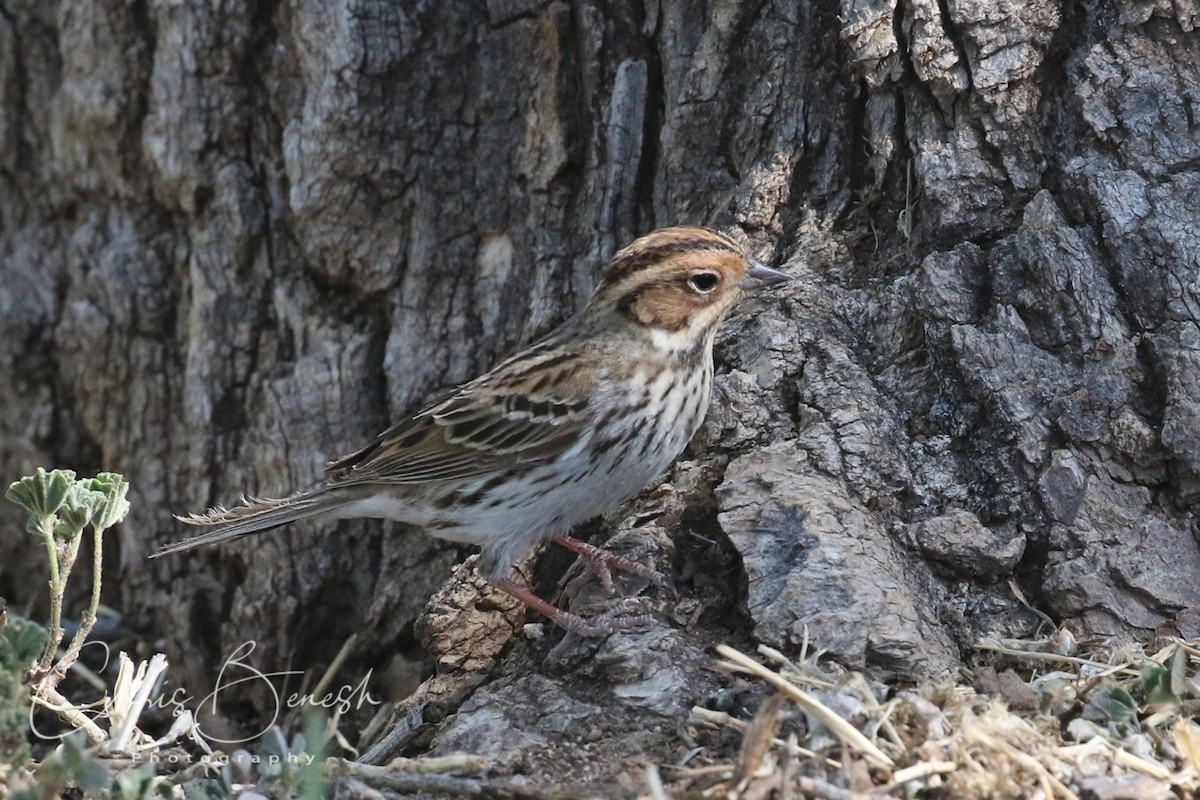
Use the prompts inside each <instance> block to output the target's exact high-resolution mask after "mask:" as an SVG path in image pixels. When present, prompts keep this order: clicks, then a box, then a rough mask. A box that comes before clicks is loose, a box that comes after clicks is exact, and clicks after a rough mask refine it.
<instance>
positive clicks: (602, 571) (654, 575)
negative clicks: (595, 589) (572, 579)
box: [550, 533, 668, 595]
mask: <svg viewBox="0 0 1200 800" xmlns="http://www.w3.org/2000/svg"><path fill="white" fill-rule="evenodd" d="M550 541H552V542H557V543H558V544H560V545H562V546H563V547H565V548H567V549H568V550H570V551H571V552H573V553H577V554H578V555H579V557H580V558H581V559H582V560H583V563H584V565H585V567H586V568H587V569H588V570H589V571H590V572H591V574H593V575H595V576H596V577H597V578H599V580H600V584H601V585H602V586H603V587H604V590H605V591H606V592H608V593H609V594H610V595H611V594H613V593H614V590H613V580H612V570H617V571H618V572H627V573H629V574H630V575H637V576H638V577H639V578H644V579H645V580H647V581H649V582H650V583H652V584H654V585H655V586H659V587H664V588H665V587H666V586H667V585H668V584H667V578H666V576H665V575H663V574H662V573H661V572H659V571H658V570H655V569H651V568H650V567H647V566H646V565H645V564H639V563H638V562H636V561H633V560H631V559H628V558H623V557H621V556H618V555H615V554H613V553H610V552H608V551H607V550H602V549H600V548H599V547H596V546H595V545H591V544H588V543H587V542H584V541H580V540H579V539H576V538H575V537H574V536H570V535H568V534H565V533H560V534H557V535H555V536H551V537H550ZM586 577H587V573H585V574H584V579H586Z"/></svg>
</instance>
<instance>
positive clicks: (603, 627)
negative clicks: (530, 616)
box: [493, 578, 654, 637]
mask: <svg viewBox="0 0 1200 800" xmlns="http://www.w3.org/2000/svg"><path fill="white" fill-rule="evenodd" d="M493 585H495V587H496V588H497V589H500V590H501V591H504V592H507V593H508V594H510V595H512V596H513V597H515V598H517V599H518V600H520V601H521V602H522V603H524V604H525V605H526V606H527V607H529V608H532V609H533V610H534V611H536V612H538V613H539V614H541V615H542V616H543V617H545V618H546V619H548V620H550V621H551V622H553V623H554V624H555V625H557V626H558V627H560V628H562V629H563V630H565V631H567V632H569V633H573V634H575V635H576V636H585V637H596V636H607V635H609V634H611V633H616V632H617V631H624V630H631V629H634V628H648V627H650V626H651V625H652V624H653V623H654V618H653V617H652V616H651V615H650V614H647V613H645V612H642V613H631V612H636V611H640V610H641V608H642V607H643V606H642V605H641V603H640V602H639V601H638V600H637V599H636V598H634V599H628V600H622V601H621V602H619V603H616V604H614V605H613V606H612V607H611V608H609V610H608V611H605V612H604V613H603V614H600V615H599V616H595V617H581V616H579V615H578V614H572V613H571V612H570V611H563V610H562V609H561V608H558V607H557V606H554V605H552V604H550V603H547V602H546V601H545V600H543V599H542V598H540V597H538V596H537V595H536V594H534V593H533V592H532V591H530V590H529V589H528V588H527V587H525V586H522V585H520V584H519V583H514V582H513V581H511V580H508V579H507V578H505V579H502V580H497V581H494V582H493Z"/></svg>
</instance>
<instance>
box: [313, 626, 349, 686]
mask: <svg viewBox="0 0 1200 800" xmlns="http://www.w3.org/2000/svg"><path fill="white" fill-rule="evenodd" d="M357 642H358V634H357V633H352V634H350V638H348V639H347V640H346V641H345V643H344V644H342V648H341V649H340V650H338V653H337V655H336V656H334V657H333V661H332V662H330V664H329V669H327V670H325V674H324V675H322V676H321V680H319V681H317V685H316V686H315V687H314V688H313V690H312V696H313V697H324V696H325V690H326V689H328V688H329V684H331V683H333V679H334V678H335V677H337V674H338V670H340V669H341V668H342V664H345V663H346V659H347V658H348V657H349V656H350V651H351V650H353V649H354V645H355V644H356V643H357Z"/></svg>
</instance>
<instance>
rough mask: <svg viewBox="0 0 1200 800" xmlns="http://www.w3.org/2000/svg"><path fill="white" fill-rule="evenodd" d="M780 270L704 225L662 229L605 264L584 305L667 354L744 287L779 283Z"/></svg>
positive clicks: (709, 324)
mask: <svg viewBox="0 0 1200 800" xmlns="http://www.w3.org/2000/svg"><path fill="white" fill-rule="evenodd" d="M787 280H789V278H788V277H787V276H786V275H784V274H783V273H781V272H777V271H776V270H773V269H771V268H770V267H767V266H765V265H763V264H760V263H759V262H757V261H754V260H753V259H749V258H747V257H746V255H745V253H744V252H743V251H742V248H741V247H739V246H738V245H737V243H735V242H734V241H733V240H732V239H730V238H729V237H727V236H725V235H724V234H722V233H718V232H717V231H714V230H709V229H708V228H693V227H678V228H662V229H661V230H657V231H654V232H653V233H649V234H647V235H645V236H643V237H641V238H640V239H638V240H636V241H635V242H633V243H632V244H630V245H629V246H627V247H625V248H623V249H622V250H621V251H620V252H618V253H617V254H616V255H615V256H613V259H612V261H610V262H609V264H608V267H607V268H606V269H605V271H604V277H603V279H602V281H601V283H600V286H599V288H597V289H596V293H595V295H593V296H592V300H591V302H590V303H589V305H588V311H589V312H590V313H592V314H603V315H609V314H614V313H615V314H616V315H618V316H619V317H622V318H624V320H625V321H627V323H629V324H632V325H634V326H636V327H639V328H641V329H644V330H645V331H646V332H647V333H648V334H649V336H650V338H651V339H652V341H653V342H654V343H655V344H656V345H657V346H659V347H660V348H661V349H664V350H667V351H684V350H691V349H693V348H694V347H695V346H697V345H698V344H700V343H701V342H704V341H706V340H709V341H711V335H710V334H711V333H712V331H714V330H715V329H716V327H717V325H718V324H719V323H720V321H721V319H722V318H723V317H724V316H725V313H726V312H727V311H728V310H729V308H730V307H731V306H732V305H733V304H734V303H735V302H737V300H738V298H739V297H741V296H742V295H743V294H744V293H745V292H746V291H747V290H751V291H752V290H754V289H757V288H760V287H762V286H769V285H773V284H777V283H782V282H784V281H787Z"/></svg>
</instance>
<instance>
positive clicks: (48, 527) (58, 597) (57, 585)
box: [38, 516, 63, 674]
mask: <svg viewBox="0 0 1200 800" xmlns="http://www.w3.org/2000/svg"><path fill="white" fill-rule="evenodd" d="M42 538H43V539H45V540H46V557H47V560H48V561H49V562H50V640H49V641H48V642H46V650H45V652H44V653H42V659H41V661H39V662H38V671H39V672H40V673H42V674H44V673H46V672H47V671H49V669H50V662H51V661H53V660H54V654H55V653H57V652H58V646H59V645H60V644H61V643H62V639H63V628H62V596H63V584H62V580H61V579H60V577H59V573H58V548H57V547H56V546H55V542H54V517H53V516H49V517H43V518H42Z"/></svg>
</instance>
